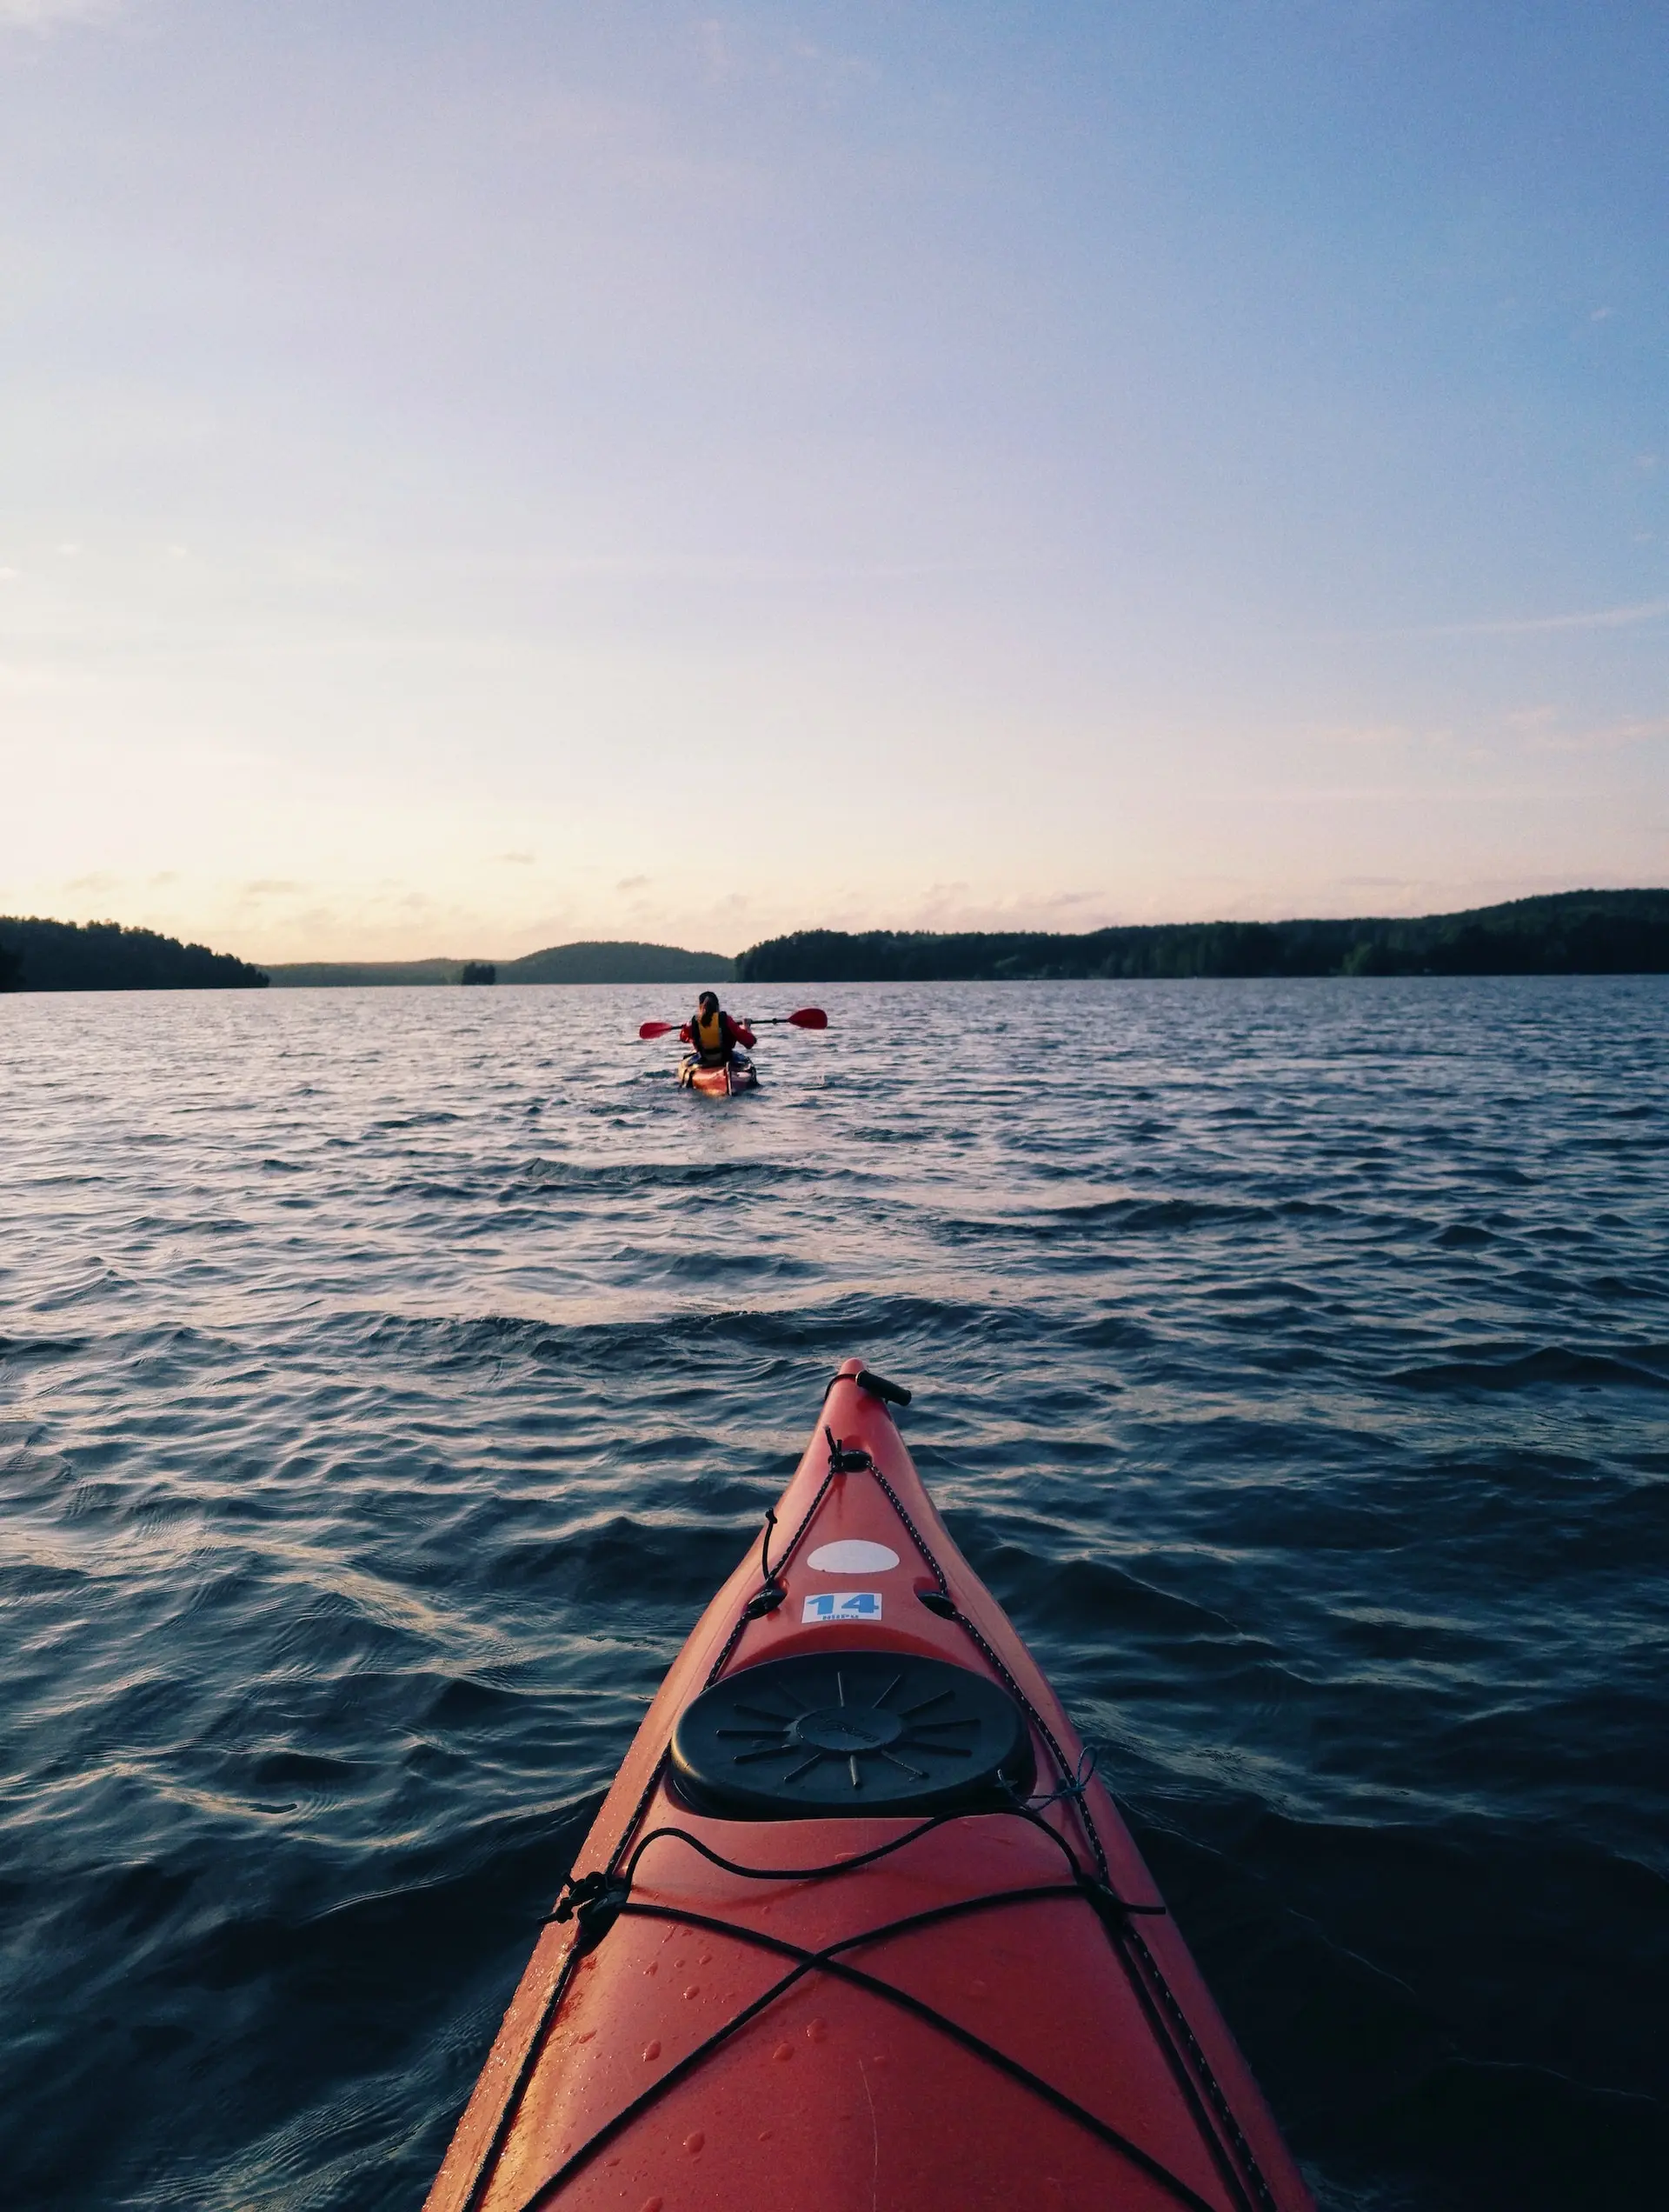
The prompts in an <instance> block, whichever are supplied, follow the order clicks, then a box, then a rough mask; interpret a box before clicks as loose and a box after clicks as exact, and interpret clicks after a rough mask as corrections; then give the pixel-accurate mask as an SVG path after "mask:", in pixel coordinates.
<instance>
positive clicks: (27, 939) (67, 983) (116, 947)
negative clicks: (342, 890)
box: [0, 915, 267, 991]
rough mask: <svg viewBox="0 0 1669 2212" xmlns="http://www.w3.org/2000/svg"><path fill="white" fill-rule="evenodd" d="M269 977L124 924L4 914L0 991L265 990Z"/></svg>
mask: <svg viewBox="0 0 1669 2212" xmlns="http://www.w3.org/2000/svg"><path fill="white" fill-rule="evenodd" d="M266 985H267V978H266V976H265V974H264V973H263V970H262V969H259V968H256V967H252V966H251V965H250V964H249V962H248V961H247V960H239V959H237V958H236V956H235V955H233V954H232V953H229V952H211V951H210V950H209V947H208V946H207V945H200V944H183V943H181V942H180V940H179V938H177V937H165V936H161V935H160V934H159V933H158V932H157V931H156V930H155V929H125V928H124V927H123V924H122V923H119V922H49V921H45V920H43V919H42V918H41V917H40V916H37V915H30V916H15V915H0V990H23V991H65V990H264V989H266Z"/></svg>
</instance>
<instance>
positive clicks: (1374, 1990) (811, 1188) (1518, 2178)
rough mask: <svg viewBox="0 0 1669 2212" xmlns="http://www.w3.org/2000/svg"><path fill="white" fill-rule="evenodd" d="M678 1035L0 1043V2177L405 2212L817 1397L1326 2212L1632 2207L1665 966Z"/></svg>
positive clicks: (1656, 1656) (468, 1029)
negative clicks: (967, 1564) (663, 1682)
mask: <svg viewBox="0 0 1669 2212" xmlns="http://www.w3.org/2000/svg"><path fill="white" fill-rule="evenodd" d="M668 996H670V995H669V994H668V993H665V992H662V993H658V994H657V993H654V992H625V991H609V990H566V991H562V990H507V989H501V990H498V991H496V992H494V991H470V992H449V991H442V990H417V991H383V992H367V993H357V992H337V993H330V992H321V993H301V992H273V993H269V994H263V995H262V996H259V997H253V996H243V995H241V994H239V995H228V996H225V997H220V996H211V995H202V996H195V995H181V996H172V995H170V996H143V997H142V996H132V997H116V996H110V997H106V996H98V997H85V998H47V997H40V998H22V999H19V998H14V999H10V1000H7V1001H5V1002H3V1003H0V1053H3V1065H4V1068H5V1078H4V1080H5V1089H6V1111H5V1117H4V1124H3V1139H0V1143H3V1162H4V1174H3V1181H0V1301H3V1303H0V1500H3V1513H0V1597H3V1602H4V1616H3V1617H4V1620H5V1622H6V1626H7V1630H8V1645H9V1661H10V1663H9V1665H8V1666H7V1668H6V1669H5V1673H4V1676H3V1682H0V1726H3V1742H4V1746H5V1755H6V1771H7V1777H8V1786H7V1789H6V1792H5V1796H4V1798H3V1801H0V1887H3V1894H4V1897H5V1901H6V1908H7V1927H8V1942H7V1946H6V1948H5V1950H4V1953H3V1966H0V1977H3V1989H4V1993H5V1998H6V2002H5V2006H4V2010H3V2015H0V2019H3V2024H0V2155H3V2159H4V2165H5V2171H6V2174H7V2176H8V2194H9V2195H10V2198H11V2199H12V2200H13V2201H16V2202H20V2203H27V2204H46V2203H51V2204H53V2205H55V2206H59V2207H73V2208H80V2207H87V2208H92V2207H95V2206H96V2207H108V2206H111V2205H133V2206H151V2205H156V2206H159V2207H160V2206H163V2205H167V2206H170V2207H175V2206H180V2205H201V2206H204V2207H216V2208H220V2207H224V2208H228V2209H229V2208H234V2207H238V2208H242V2207H249V2206H256V2205H259V2206H271V2207H280V2206H282V2207H284V2208H287V2212H288V2209H289V2208H294V2209H295V2212H301V2208H309V2212H311V2208H337V2207H340V2208H343V2212H346V2208H349V2207H352V2208H355V2212H359V2208H363V2207H367V2206H378V2207H380V2206H385V2205H386V2206H389V2207H394V2206H402V2207H412V2206H415V2205H416V2203H417V2202H418V2201H419V2200H420V2199H421V2196H422V2192H423V2189H424V2188H425V2186H426V2184H427V2182H428V2180H429V2175H430V2173H431V2171H432V2169H433V2167H434V2164H435V2163H436V2160H437V2159H438V2156H439V2154H440V2151H441V2149H442V2147H443V2145H444V2142H445V2140H446V2138H447V2136H448V2134H449V2130H450V2128H451V2125H452V2122H453V2120H454V2118H455V2114H456V2111H457V2109H458V2107H459V2105H460V2104H461V2102H462V2098H463V2096H464V2095H465V2094H466V2093H467V2091H468V2089H469V2085H470V2083H471V2082H472V2081H473V2079H474V2076H475V2071H476V2069H477V2068H478V2066H479V2064H480V2062H481V2059H482V2055H483V2054H484V2050H485V2047H486V2044H487V2042H488V2041H489V2038H490V2035H491V2032H492V2029H493V2027H494V2026H495V2022H496V2018H497V2015H498V2011H499V2009H500V2008H501V2007H502V2003H503V2002H504V2000H505V1998H506V1996H507V1995H508V1992H509V1989H510V1987H511V1986H512V1985H513V1983H514V1982H515V1977H516V1975H517V1973H518V1972H519V1970H520V1968H521V1966H522V1962H523V1960H524V1959H525V1956H526V1954H527V1952H528V1950H529V1948H530V1946H531V1942H532V1938H533V1930H534V1922H535V1920H536V1919H537V1916H539V1914H540V1913H541V1912H542V1910H544V1909H546V1907H547V1905H548V1903H549V1898H550V1896H551V1895H552V1893H553V1892H554V1890H555V1886H556V1882H557V1880H558V1878H559V1876H560V1875H561V1873H562V1869H563V1867H564V1865H565V1863H566V1858H565V1854H566V1853H567V1852H568V1851H569V1849H571V1848H572V1846H573V1843H574V1842H575V1841H576V1840H577V1836H578V1835H579V1834H580V1833H581V1832H582V1829H583V1826H584V1824H585V1822H587V1820H588V1816H589V1813H590V1810H591V1809H592V1806H593V1804H594V1803H595V1795H596V1793H597V1792H598V1791H599V1790H600V1789H602V1787H603V1785H604V1784H605V1783H606V1782H607V1781H608V1778H609V1776H610V1775H611V1774H612V1772H613V1770H614V1768H615V1763H616V1762H617V1761H618V1759H619V1757H620V1756H621V1754H622V1750H623V1749H624V1747H625V1745H626V1743H627V1742H628V1738H629V1736H630V1735H631V1732H632V1730H633V1729H634V1727H635V1723H636V1721H637V1718H638V1716H639V1715H640V1713H641V1711H642V1705H643V1702H644V1701H645V1700H646V1699H647V1698H648V1696H649V1694H650V1693H651V1692H652V1690H653V1689H654V1688H655V1684H656V1682H658V1680H659V1678H660V1676H661V1674H662V1670H663V1669H664V1668H665V1667H666V1665H667V1664H668V1661H669V1660H670V1658H671V1656H672V1655H673V1653H674V1652H675V1649H677V1647H678V1644H679V1643H680V1642H681V1641H682V1637H683V1636H684V1634H685V1633H686V1631H687V1630H688V1627H689V1625H690V1623H691V1622H692V1621H693V1619H694V1617H695V1615H696V1613H697V1612H698V1611H699V1609H700V1608H701V1606H702V1603H703V1602H705V1600H706V1598H707V1597H708V1595H710V1593H711V1590H712V1589H713V1588H714V1586H715V1584H716V1583H717V1582H718V1581H719V1580H720V1579H721V1576H724V1575H725V1574H726V1573H727V1572H728V1569H730V1567H731V1566H732V1565H733V1564H734V1563H735V1558H736V1556H738V1554H739V1553H740V1551H741V1549H742V1547H743V1546H744V1545H745V1544H747V1543H748V1542H751V1541H752V1539H753V1538H754V1537H755V1535H756V1533H757V1529H758V1524H759V1520H760V1516H761V1513H762V1510H763V1508H764V1506H765V1504H766V1503H767V1502H768V1501H769V1500H770V1499H771V1498H772V1497H773V1496H775V1489H776V1487H777V1486H778V1485H779V1483H780V1482H781V1478H782V1476H783V1475H784V1473H785V1472H786V1470H787V1469H788V1466H789V1464H790V1463H791V1462H792V1460H793V1459H794V1458H795V1456H797V1454H798V1451H799V1449H800V1448H801V1444H802V1442H803V1441H804V1436H805V1433H806V1431H807V1430H808V1427H809V1425H810V1422H811V1421H812V1419H813V1418H814V1416H815V1410H816V1407H817V1403H818V1399H819V1395H820V1392H821V1387H822V1383H823V1381H824V1379H825V1377H826V1376H827V1374H828V1372H829V1371H830V1369H832V1368H833V1366H834V1364H835V1362H836V1361H837V1360H838V1359H839V1358H840V1357H841V1356H844V1355H845V1354H847V1353H848V1352H853V1351H860V1352H862V1353H864V1354H866V1355H867V1356H871V1357H873V1358H874V1360H875V1362H876V1363H877V1364H879V1365H881V1367H883V1368H884V1369H886V1370H887V1371H888V1372H892V1373H896V1374H899V1375H900V1376H902V1377H903V1378H904V1379H906V1380H908V1382H909V1383H911V1384H912V1385H914V1388H915V1389H916V1390H917V1391H918V1393H919V1395H918V1397H917V1401H916V1403H915V1405H914V1407H913V1408H912V1409H911V1410H910V1412H909V1414H908V1416H906V1421H905V1427H906V1433H907V1435H908V1437H909V1439H910V1442H911V1444H912V1448H913V1449H914V1452H915V1454H916V1456H917V1458H918V1461H919V1462H920V1464H921V1468H922V1471H923V1473H924V1474H925V1475H926V1476H927V1478H928V1481H929V1482H931V1483H932V1484H933V1486H934V1489H935V1491H936V1493H937V1495H938V1496H939V1498H940V1499H941V1502H942V1503H943V1504H944V1505H945V1507H946V1508H947V1509H948V1515H949V1517H950V1520H951V1522H952V1524H953V1526H954V1530H955V1533H956V1536H957V1537H958V1540H959V1542H961V1544H962V1545H963V1546H964V1548H965V1549H967V1552H968V1554H969V1556H971V1558H972V1559H973V1561H974V1564H975V1566H976V1567H977V1568H978V1569H979V1570H980V1571H981V1574H983V1575H984V1576H986V1577H987V1580H988V1581H989V1582H991V1584H992V1586H993V1587H994V1589H995V1590H996V1592H997V1594H998V1596H1000V1597H1001V1600H1002V1602H1004V1603H1005V1604H1006V1605H1007V1607H1008V1609H1009V1610H1010V1611H1011V1613H1012V1614H1013V1615H1014V1618H1015V1620H1016V1622H1017V1623H1018V1625H1019V1626H1020V1628H1021V1630H1022V1632H1023V1633H1024V1634H1025V1635H1026V1636H1027V1638H1028V1640H1029V1641H1030V1642H1031V1643H1032V1645H1033V1647H1034V1649H1035V1650H1036V1652H1037V1654H1038V1656H1039V1657H1040V1659H1041V1661H1042V1662H1043V1664H1044V1665H1045V1666H1046V1668H1047V1669H1048V1670H1049V1672H1050V1674H1051V1675H1052V1676H1053V1677H1054V1681H1055V1682H1056V1684H1057V1687H1058V1688H1059V1689H1060V1690H1061V1694H1062V1696H1064V1697H1065V1699H1066V1700H1067V1703H1068V1704H1069V1706H1070V1707H1071V1708H1072V1709H1073V1711H1074V1716H1075V1717H1076V1718H1077V1719H1078V1721H1079V1722H1080V1723H1081V1725H1082V1726H1083V1727H1084V1728H1085V1729H1086V1730H1087V1733H1089V1734H1090V1735H1091V1736H1093V1737H1094V1740H1095V1741H1096V1742H1098V1743H1099V1745H1100V1752H1101V1761H1102V1768H1103V1771H1104V1772H1105V1773H1106V1774H1107V1776H1108V1777H1109V1779H1110V1780H1111V1782H1112V1784H1113V1787H1114V1789H1115V1791H1116V1792H1117V1793H1118V1794H1119V1795H1120V1796H1121V1797H1122V1799H1123V1800H1124V1802H1125V1803H1126V1804H1127V1807H1128V1808H1129V1809H1130V1810H1131V1813H1132V1816H1133V1818H1134V1822H1135V1825H1136V1826H1137V1829H1138V1831H1139V1833H1140V1837H1141V1840H1142V1841H1143V1843H1144V1845H1145V1847H1146V1848H1147V1849H1148V1851H1149V1853H1150V1855H1151V1856H1152V1858H1153V1860H1154V1865H1155V1868H1156V1870H1157V1872H1158V1873H1159V1875H1160V1879H1161V1881H1162V1882H1164V1883H1165V1885H1166V1887H1167V1891H1168V1893H1169V1895H1170V1897H1171V1901H1172V1902H1173V1904H1174V1907H1175V1908H1176V1909H1177V1912H1178V1916H1179V1918H1180V1920H1181V1921H1182V1923H1183V1925H1184V1928H1185V1929H1186V1930H1187V1933H1188V1935H1189V1936H1190V1938H1191V1939H1192V1940H1193V1942H1194V1944H1195V1947H1196V1949H1198V1950H1199V1952H1200V1955H1201V1957H1202V1961H1203V1962H1204V1963H1205V1965H1206V1968H1207V1973H1208V1974H1209V1975H1210V1976H1211V1977H1212V1979H1213V1981H1214V1985H1215V1987H1216V1988H1217V1990H1218V1992H1219V1995H1220V1997H1221V1999H1222V2001H1223V2002H1224V2005H1225V2009H1227V2012H1228V2013H1229V2015H1230V2017H1231V2019H1232V2020H1233V2022H1234V2024H1235V2026H1236V2029H1237V2030H1238V2032H1239V2033H1240V2036H1241V2038H1242V2040H1243V2042H1245V2043H1246V2045H1247V2049H1248V2051H1249V2053H1250V2055H1252V2057H1253V2062H1254V2064H1255V2065H1256V2067H1257V2069H1258V2070H1259V2071H1260V2074H1261V2075H1262V2077H1263V2079H1264V2082H1265V2084H1266V2087H1267V2089H1268V2091H1269V2094H1270V2095H1271V2098H1272V2100H1273V2102H1274V2104H1275V2105H1276V2108H1277V2109H1278V2111H1279V2112H1280V2115H1281V2116H1282V2118H1283V2120H1284V2122H1286V2124H1287V2128H1288V2130H1289V2132H1290V2134H1291V2135H1292V2136H1293V2141H1294V2142H1295V2144H1296V2145H1297V2147H1298V2148H1299V2149H1300V2152H1301V2154H1302V2155H1304V2156H1305V2158H1306V2159H1307V2162H1308V2163H1309V2165H1310V2167H1311V2170H1312V2172H1313V2175H1314V2176H1315V2178H1316V2182H1317V2186H1318V2189H1319V2191H1320V2194H1321V2195H1322V2197H1323V2199H1324V2202H1327V2203H1328V2204H1330V2205H1332V2206H1335V2207H1340V2208H1342V2207H1346V2206H1357V2205H1360V2206H1363V2207H1366V2206H1370V2205H1372V2206H1374V2207H1403V2206H1407V2207H1414V2206H1420V2207H1427V2206H1447V2205H1453V2206H1466V2207H1473V2206H1490V2207H1493V2206H1500V2207H1502V2208H1506V2207H1507V2206H1512V2207H1513V2208H1540V2207H1546V2208H1552V2207H1553V2206H1555V2205H1558V2206H1560V2207H1565V2206H1566V2205H1568V2204H1569V2203H1571V2202H1586V2201H1593V2202H1598V2201H1599V2200H1600V2199H1601V2198H1604V2200H1605V2201H1606V2202H1612V2203H1615V2204H1619V2205H1621V2204H1627V2203H1645V2202H1652V2201H1654V2198H1655V2195H1656V2194H1657V2189H1658V2184H1659V2177H1660V2175H1661V2174H1662V2172H1663V2171H1664V2170H1665V2166H1666V2159H1669V2128H1666V2124H1665V2121H1664V2117H1663V2104H1662V2100H1663V2098H1664V2095H1665V2090H1666V2085H1669V2082H1666V2075H1669V2069H1666V2061H1665V2059H1664V2056H1663V2045H1662V2038H1661V2035H1660V2033H1659V2029H1660V2024H1661V2015H1660V2001H1661V1991H1662V1989H1663V1987H1664V1984H1665V1976H1666V1969H1669V1936H1666V1930H1669V1914H1666V1911H1665V1906H1666V1902H1669V1898H1666V1881H1665V1876H1666V1849H1665V1843H1664V1837H1665V1835H1666V1832H1669V1830H1666V1810H1669V1807H1666V1795H1669V1792H1666V1779H1669V1777H1666V1763H1669V1762H1666V1751H1665V1746H1666V1743H1669V1694H1666V1689H1665V1668H1664V1641H1665V1627H1666V1613H1669V1599H1666V1590H1669V1581H1666V1576H1665V1569H1666V1565H1669V1395H1666V1394H1669V1307H1666V1301H1669V1260H1666V1252H1669V1107H1666V1104H1665V1083H1664V1053H1663V1045H1662V1039H1663V1034H1664V1017H1665V1014H1666V1011H1669V987H1666V985H1665V983H1663V982H1662V981H1661V980H1659V979H1640V980H1625V981H1614V982H1613V981H1607V982H1597V983H1589V982H1581V981H1576V982H1573V981H1565V980H1558V981H1550V982H1520V981H1513V982H1462V983H1447V982H1425V981H1414V982H1406V983H1354V984H1337V985H1334V984H1327V983H1300V984H1274V983H1267V984H1266V983H1222V984H1214V983H1204V984H1179V985H1144V984H1112V985H1095V984H1061V985H1027V986H1014V987H1007V988H1003V987H981V986H967V987H947V988H939V989H909V988H898V989H867V990H852V989H835V990H832V991H830V992H828V993H827V994H825V1002H826V1003H828V1006H829V1008H830V1011H831V1015H832V1016H833V1017H834V1022H835V1028H834V1029H833V1030H832V1031H831V1032H830V1034H829V1035H828V1036H827V1037H816V1036H805V1035H801V1033H799V1032H795V1031H791V1030H790V1031H784V1032H772V1033H769V1034H770V1036H771V1043H770V1044H769V1046H768V1048H766V1047H761V1052H760V1054H759V1059H760V1063H761V1073H762V1076H763V1078H764V1083H765V1086H766V1087H765V1088H764V1089H762V1090H761V1092H760V1093H759V1094H758V1095H757V1096H751V1097H744V1098H741V1099H738V1100H735V1101H734V1102H708V1101H704V1100H702V1099H699V1098H692V1097H690V1096H688V1095H682V1094H679V1093H678V1092H677V1091H676V1090H675V1088H674V1086H673V1083H672V1077H671V1072H670V1070H671V1065H672V1061H671V1058H670V1057H669V1056H668V1053H667V1051H666V1049H665V1048H664V1047H663V1046H660V1045H651V1046H647V1047H646V1046H642V1045H640V1044H638V1043H635V1041H634V1033H635V1028H636V1024H637V1023H638V1022H639V1021H640V1020H641V1019H642V1018H644V1017H645V1016H648V1015H664V1014H666V1013H668V1012H675V1011H676V1010H677V1008H676V1006H675V1005H673V1006H668V1005H664V1004H663V1003H662V1001H663V1000H665V999H667V998H668ZM766 996H768V995H761V999H760V1003H758V1004H756V1005H755V1007H754V1008H753V1009H752V1010H755V1011H757V1012H762V1011H781V1010H785V1009H786V1007H787V1005H788V1003H789V1002H788V998H787V997H784V998H783V1001H782V1005H781V1007H777V1006H775V1005H768V1004H767V1003H765V999H766ZM842 1036H846V1037H848V1038H852V1037H856V1038H859V1039H861V1050H858V1051H854V1052H853V1053H852V1054H851V1056H849V1057H848V1056H846V1055H845V1054H844V1053H843V1051H842V1049H841V1039H842ZM1648 2176H1650V2177H1651V2181H1650V2182H1649V2183H1648V2180H1647V2177H1648Z"/></svg>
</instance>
